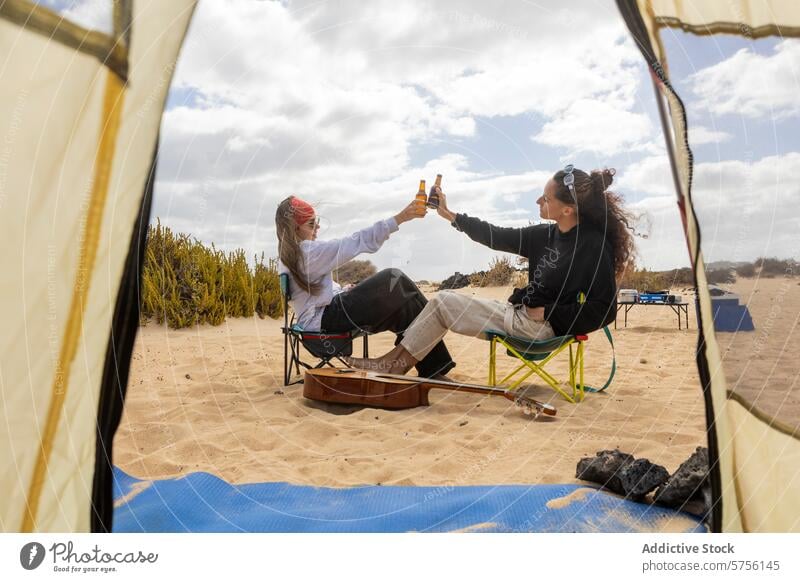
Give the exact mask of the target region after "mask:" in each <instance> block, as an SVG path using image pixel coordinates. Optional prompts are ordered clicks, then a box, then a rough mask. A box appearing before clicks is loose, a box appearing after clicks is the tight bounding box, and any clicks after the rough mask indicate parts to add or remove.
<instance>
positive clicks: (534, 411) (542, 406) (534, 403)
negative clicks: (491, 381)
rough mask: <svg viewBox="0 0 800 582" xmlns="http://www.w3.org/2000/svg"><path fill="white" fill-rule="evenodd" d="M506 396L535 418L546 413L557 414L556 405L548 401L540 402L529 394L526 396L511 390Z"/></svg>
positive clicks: (524, 412) (549, 414)
mask: <svg viewBox="0 0 800 582" xmlns="http://www.w3.org/2000/svg"><path fill="white" fill-rule="evenodd" d="M506 397H507V398H508V399H509V400H511V401H512V402H514V404H515V405H516V406H518V407H519V408H521V409H522V412H523V414H525V415H526V416H533V418H534V420H535V419H536V418H538V417H539V415H540V414H546V415H547V416H555V415H556V407H555V406H553V405H551V404H547V403H546V402H539V401H538V400H535V399H533V398H531V397H529V396H525V394H515V393H514V392H512V391H509V392H508V393H507V395H506Z"/></svg>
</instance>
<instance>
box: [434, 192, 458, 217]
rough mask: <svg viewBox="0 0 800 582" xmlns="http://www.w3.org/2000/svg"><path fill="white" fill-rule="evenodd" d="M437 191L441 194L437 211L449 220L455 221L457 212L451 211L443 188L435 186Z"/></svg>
mask: <svg viewBox="0 0 800 582" xmlns="http://www.w3.org/2000/svg"><path fill="white" fill-rule="evenodd" d="M434 188H435V189H436V192H437V193H438V194H439V206H438V207H437V208H436V212H437V213H438V214H439V216H441V217H442V218H444V219H445V220H447V222H453V221H454V220H455V219H456V213H455V212H451V211H450V209H449V208H447V196H445V195H444V192H442V189H441V188H439V187H436V186H435V187H434Z"/></svg>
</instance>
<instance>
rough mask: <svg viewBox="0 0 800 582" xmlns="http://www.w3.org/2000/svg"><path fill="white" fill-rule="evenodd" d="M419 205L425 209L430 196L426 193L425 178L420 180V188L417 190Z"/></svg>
mask: <svg viewBox="0 0 800 582" xmlns="http://www.w3.org/2000/svg"><path fill="white" fill-rule="evenodd" d="M415 200H416V202H417V205H418V206H419V207H420V208H421V209H423V210H424V209H425V204H427V202H428V196H427V194H425V180H420V181H419V190H417V196H416V198H415Z"/></svg>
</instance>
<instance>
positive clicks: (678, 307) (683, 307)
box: [614, 301, 689, 329]
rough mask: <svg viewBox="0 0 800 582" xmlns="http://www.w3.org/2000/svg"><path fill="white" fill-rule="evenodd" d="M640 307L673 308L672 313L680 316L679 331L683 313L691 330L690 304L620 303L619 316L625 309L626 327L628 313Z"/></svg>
mask: <svg viewBox="0 0 800 582" xmlns="http://www.w3.org/2000/svg"><path fill="white" fill-rule="evenodd" d="M637 305H640V306H642V307H661V306H666V307H671V308H672V311H674V312H675V314H676V315H677V316H678V329H682V328H681V313H683V315H685V316H686V329H689V304H688V303H685V302H683V303H631V302H627V301H626V302H619V303H617V314H619V310H620V309H623V308H624V309H625V327H628V312H629V311H630V310H631V309H633V308H634V307H636V306H637ZM614 329H617V317H616V315H615V316H614Z"/></svg>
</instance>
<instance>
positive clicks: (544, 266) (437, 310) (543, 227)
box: [350, 165, 634, 374]
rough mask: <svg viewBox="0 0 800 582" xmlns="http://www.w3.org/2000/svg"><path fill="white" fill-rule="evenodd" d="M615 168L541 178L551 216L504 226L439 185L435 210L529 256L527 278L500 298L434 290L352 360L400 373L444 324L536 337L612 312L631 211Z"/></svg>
mask: <svg viewBox="0 0 800 582" xmlns="http://www.w3.org/2000/svg"><path fill="white" fill-rule="evenodd" d="M613 176H614V170H608V169H605V170H595V171H593V172H591V173H590V174H587V173H586V172H583V171H582V170H578V169H575V168H573V167H572V166H571V165H570V166H567V167H565V168H564V169H563V170H560V171H558V172H556V173H555V175H554V176H553V177H552V178H551V179H550V180H548V181H547V184H546V185H545V188H544V192H543V194H542V195H541V196H540V197H539V199H538V200H537V201H536V203H537V204H538V205H539V215H540V216H541V218H543V219H546V220H550V221H553V222H551V223H547V224H538V225H535V226H527V227H525V228H503V227H498V226H494V225H492V224H489V223H488V222H484V221H483V220H480V219H478V218H474V217H470V216H467V215H466V214H458V213H455V212H452V211H451V210H450V209H449V208H448V206H447V198H446V197H445V195H444V193H443V192H439V200H440V202H439V208H438V213H439V216H441V217H443V218H445V219H446V220H448V221H449V222H450V223H451V224H452V225H453V227H455V228H456V229H458V230H459V231H461V232H464V233H465V234H466V235H467V236H469V237H470V238H471V239H472V240H474V241H476V242H479V243H481V244H483V245H486V246H488V247H489V248H492V249H494V250H497V251H504V252H507V253H514V254H517V255H520V256H523V257H525V258H527V259H528V285H527V286H526V287H524V288H522V289H515V290H514V293H513V294H512V295H511V297H509V299H508V301H507V302H502V301H492V300H486V299H477V298H474V297H470V296H467V295H463V294H459V293H454V292H439V293H437V294H436V296H434V298H433V299H432V300H431V301H429V302H428V304H427V305H426V307H425V308H424V309H423V310H422V312H421V313H420V314H419V315H418V316H417V318H416V319H415V320H414V321H413V322H412V323H411V325H410V326H409V327H408V329H407V330H406V332H405V334H404V337H403V341H402V342H401V343H400V344H398V345H397V346H396V347H395V349H393V350H392V351H391V352H389V353H388V354H386V355H384V356H383V357H381V358H377V359H359V358H352V359H351V360H350V364H351V365H352V366H354V367H357V368H364V369H373V370H381V371H383V372H389V373H395V374H405V373H406V372H407V371H408V370H409V369H410V368H411V366H413V365H414V364H415V363H416V362H417V361H419V360H420V359H422V358H424V357H425V355H426V354H427V351H429V350H430V349H432V348H433V346H435V345H436V344H437V343H438V342H439V341H440V340H441V339H442V337H443V336H444V335H445V333H447V331H448V330H452V331H455V332H457V333H461V334H465V335H472V336H476V337H480V336H481V335H482V334H483V333H484V332H486V331H489V330H495V331H501V332H503V333H506V334H508V335H512V336H516V337H521V338H526V339H532V340H543V339H547V338H551V337H554V336H562V335H577V334H587V333H589V332H591V331H594V330H596V329H600V328H602V327H603V326H604V325H607V324H608V323H609V322H611V321H612V320H613V319H614V316H615V315H616V293H617V287H616V279H617V278H619V277H621V276H622V274H623V273H624V271H625V267H626V265H627V264H628V262H629V261H630V260H631V259H632V258H633V253H634V244H633V236H632V234H631V230H632V228H631V224H632V218H633V217H632V215H631V214H630V213H629V212H628V211H626V210H625V209H623V207H622V199H621V198H620V197H619V196H618V195H616V194H614V193H613V192H610V191H609V190H608V187H609V186H610V185H611V182H612V181H613Z"/></svg>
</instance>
